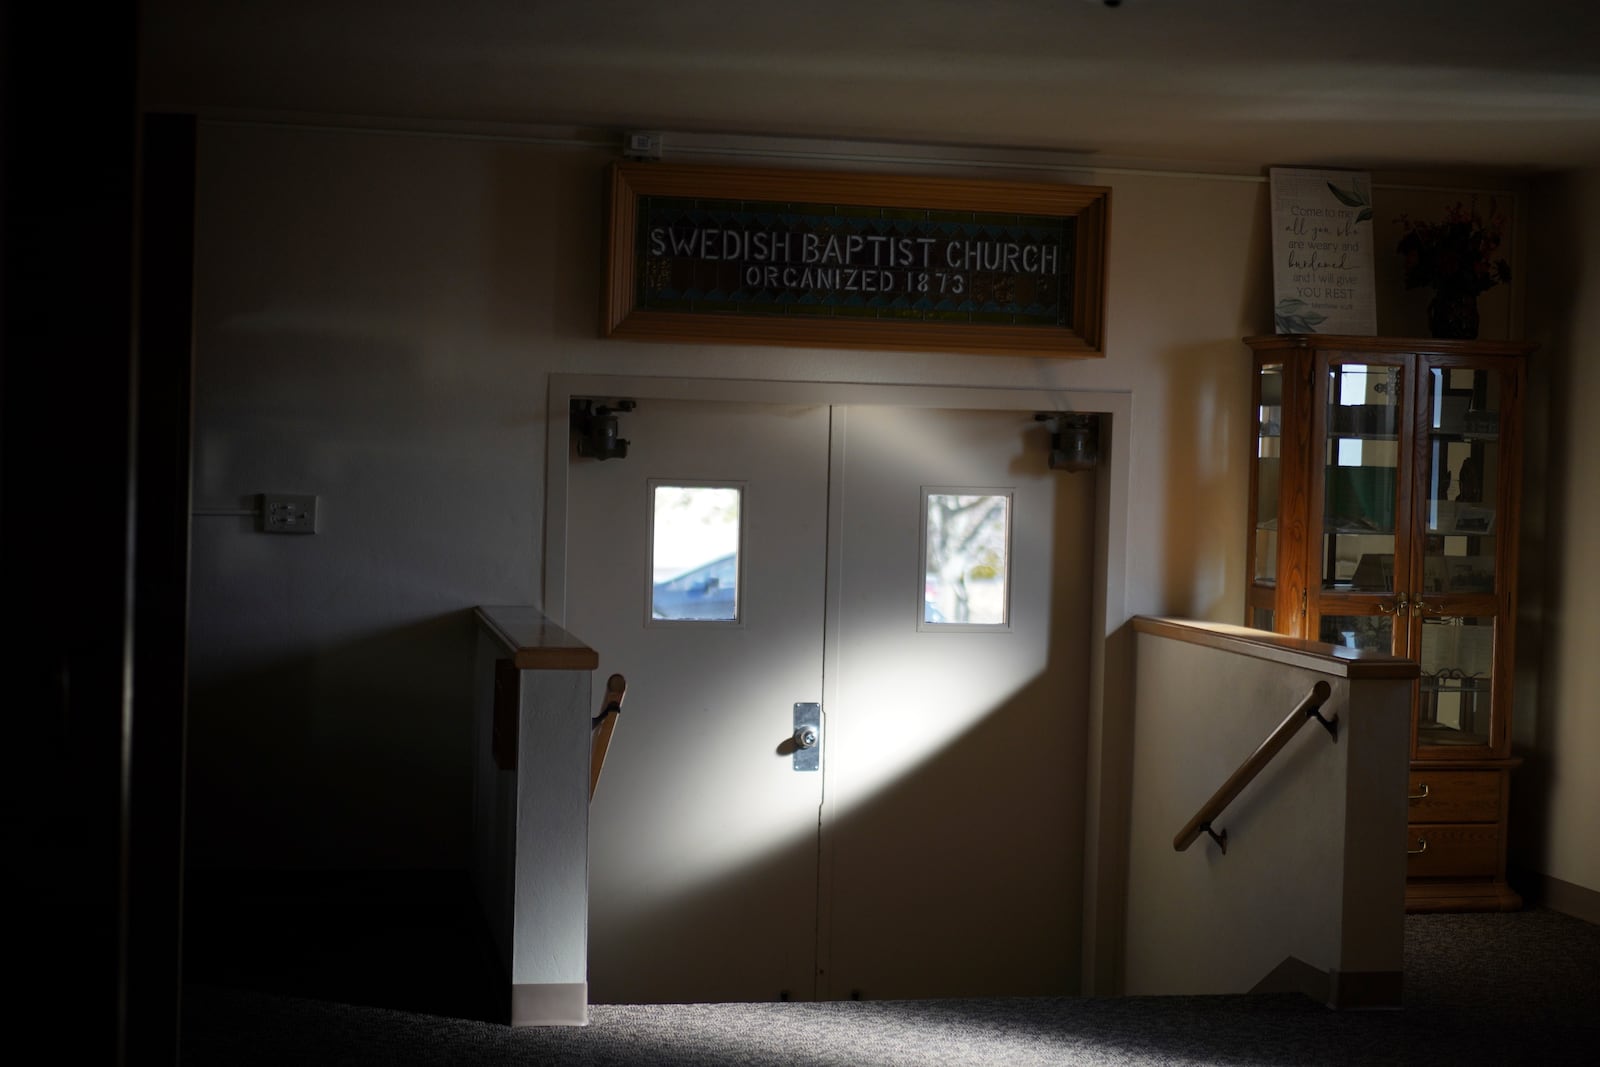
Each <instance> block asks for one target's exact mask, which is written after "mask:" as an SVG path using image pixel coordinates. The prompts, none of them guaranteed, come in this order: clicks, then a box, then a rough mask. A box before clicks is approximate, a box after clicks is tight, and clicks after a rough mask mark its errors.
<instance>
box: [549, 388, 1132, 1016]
mask: <svg viewBox="0 0 1600 1067" xmlns="http://www.w3.org/2000/svg"><path fill="white" fill-rule="evenodd" d="M574 397H612V398H620V397H627V398H629V399H633V400H698V401H719V402H727V403H744V404H789V405H794V404H814V405H818V406H829V407H832V406H835V405H873V406H882V407H924V408H947V409H954V410H971V411H1075V412H1094V413H1098V414H1099V415H1100V416H1101V419H1100V430H1101V434H1100V455H1101V463H1100V469H1099V472H1098V474H1097V477H1096V480H1095V481H1096V488H1095V523H1094V528H1095V546H1094V578H1093V589H1094V603H1093V605H1092V608H1091V610H1092V613H1093V614H1092V617H1093V619H1094V620H1095V625H1094V626H1093V627H1092V629H1091V631H1090V649H1089V706H1088V708H1087V723H1086V731H1087V736H1086V737H1085V753H1086V760H1085V768H1084V770H1085V782H1084V787H1085V798H1084V800H1085V803H1084V856H1083V862H1084V886H1083V938H1082V946H1083V949H1082V960H1081V961H1080V963H1081V968H1080V974H1081V978H1080V982H1081V991H1082V992H1083V993H1085V994H1092V995H1109V994H1114V993H1117V992H1120V987H1121V984H1122V983H1121V972H1122V942H1123V937H1122V922H1123V914H1124V904H1125V897H1126V870H1127V856H1128V815H1129V798H1128V796H1127V783H1128V781H1129V768H1130V767H1131V766H1132V756H1133V749H1132V741H1133V737H1132V706H1133V705H1132V696H1133V675H1132V665H1133V662H1132V641H1131V638H1130V636H1129V631H1128V620H1129V613H1128V604H1127V588H1128V584H1127V567H1128V555H1127V546H1128V534H1129V529H1128V516H1129V506H1130V503H1131V496H1130V489H1131V483H1132V468H1133V394H1132V393H1131V392H1129V391H1126V390H1110V389H1019V388H987V387H982V386H948V385H894V384H887V385H880V384H869V383H861V382H827V381H820V382H819V381H776V380H759V379H736V378H668V377H653V376H646V375H611V374H552V375H551V376H550V393H549V397H548V403H547V407H546V423H545V434H546V437H545V514H544V575H543V589H544V597H543V604H542V605H541V610H542V611H543V612H544V614H545V615H547V616H549V617H550V618H551V619H553V620H555V621H556V622H557V623H558V624H560V625H562V626H565V625H566V621H567V610H566V608H567V603H566V600H567V545H568V529H567V516H568V503H567V488H568V479H567V469H568V464H569V462H570V458H571V457H570V451H571V444H570V440H571V438H570V433H569V429H568V411H569V410H570V402H571V400H572V399H573V398H574ZM623 462H626V460H624V461H623ZM835 462H837V457H832V458H830V476H833V475H835V474H837V471H834V470H832V469H831V467H832V464H833V463H835ZM829 521H830V524H831V523H832V522H833V521H835V518H834V517H832V516H830V520H829ZM832 533H833V531H832V530H830V536H831V534H832ZM828 595H829V597H830V598H832V597H834V596H836V595H837V591H836V590H834V589H832V588H831V587H830V589H829V590H828ZM828 654H830V653H829V652H827V651H825V656H826V655H828ZM829 676H830V677H831V676H833V675H832V674H831V673H830V675H829Z"/></svg>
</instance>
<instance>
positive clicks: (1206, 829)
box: [1172, 680, 1339, 855]
mask: <svg viewBox="0 0 1600 1067" xmlns="http://www.w3.org/2000/svg"><path fill="white" fill-rule="evenodd" d="M1332 694H1333V688H1332V687H1331V686H1330V685H1328V683H1327V682H1326V681H1321V680H1319V681H1318V682H1317V684H1315V685H1313V686H1312V687H1311V692H1309V693H1307V694H1306V696H1305V699H1304V700H1302V701H1300V703H1299V704H1296V705H1295V708H1294V710H1293V711H1291V712H1289V714H1288V715H1286V716H1284V719H1283V721H1282V722H1280V723H1279V724H1278V726H1277V729H1275V730H1273V731H1272V733H1271V734H1269V735H1268V736H1267V739H1266V740H1265V741H1263V742H1261V744H1260V745H1259V746H1257V748H1256V750H1255V751H1254V752H1252V753H1250V756H1249V758H1248V759H1246V760H1245V761H1244V762H1243V763H1241V764H1240V765H1239V769H1238V770H1236V771H1234V772H1233V773H1232V774H1231V775H1229V776H1228V780H1227V781H1225V782H1223V783H1222V786H1221V788H1219V789H1218V790H1217V791H1216V792H1215V793H1213V794H1211V799H1210V800H1208V801H1206V802H1205V803H1204V804H1202V805H1200V810H1199V811H1197V812H1195V813H1194V818H1192V819H1190V820H1189V821H1188V822H1187V823H1185V824H1184V827H1183V829H1182V830H1179V831H1178V834H1177V836H1176V837H1174V838H1173V839H1172V847H1173V848H1174V849H1176V850H1177V851H1179V852H1182V851H1184V850H1185V849H1187V848H1188V847H1189V846H1190V845H1192V844H1194V843H1195V841H1196V840H1197V839H1198V838H1199V837H1200V835H1201V834H1203V833H1204V834H1210V835H1211V839H1212V840H1213V841H1215V842H1216V843H1217V845H1218V846H1219V847H1220V848H1221V849H1222V851H1223V854H1224V855H1226V854H1227V851H1228V831H1227V830H1223V831H1222V832H1221V833H1218V832H1217V831H1215V830H1213V829H1212V828H1211V824H1212V822H1213V821H1214V820H1215V819H1216V818H1217V816H1219V815H1221V814H1222V812H1223V809H1225V808H1226V807H1227V806H1228V805H1229V804H1231V803H1232V802H1233V798H1234V797H1236V796H1238V795H1239V794H1240V793H1241V792H1243V791H1244V787H1245V786H1247V785H1249V784H1250V783H1251V782H1252V781H1254V780H1255V777H1256V775H1258V774H1260V773H1261V771H1262V769H1263V768H1265V767H1266V765H1267V764H1269V763H1271V762H1272V758H1273V757H1274V756H1276V755H1277V754H1278V752H1279V751H1280V750H1282V748H1283V746H1284V745H1287V744H1288V743H1289V739H1290V738H1292V737H1294V735H1295V734H1296V733H1298V732H1299V730H1300V727H1302V726H1304V725H1305V724H1306V720H1308V719H1316V720H1317V721H1318V722H1320V723H1321V724H1322V725H1323V726H1325V727H1326V728H1327V730H1328V734H1329V736H1331V737H1332V738H1333V740H1334V742H1335V743H1337V742H1338V740H1339V716H1338V715H1337V714H1335V715H1334V716H1333V717H1332V718H1331V719H1325V718H1323V717H1322V712H1321V708H1322V705H1323V704H1325V703H1326V702H1327V700H1328V697H1329V696H1331V695H1332Z"/></svg>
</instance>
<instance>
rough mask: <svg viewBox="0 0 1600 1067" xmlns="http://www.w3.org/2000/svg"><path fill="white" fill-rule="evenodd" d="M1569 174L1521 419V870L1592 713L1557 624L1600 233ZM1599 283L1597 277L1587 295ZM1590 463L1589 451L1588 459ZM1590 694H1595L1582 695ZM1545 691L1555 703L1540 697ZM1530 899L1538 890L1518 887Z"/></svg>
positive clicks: (1545, 239)
mask: <svg viewBox="0 0 1600 1067" xmlns="http://www.w3.org/2000/svg"><path fill="white" fill-rule="evenodd" d="M1570 182H1571V179H1568V178H1548V179H1545V180H1544V181H1542V182H1541V183H1540V186H1539V188H1538V202H1539V204H1540V211H1539V212H1538V213H1537V215H1536V216H1535V218H1536V223H1535V224H1536V225H1540V224H1541V223H1542V226H1541V227H1540V229H1539V230H1538V231H1537V232H1535V233H1533V234H1532V235H1531V236H1530V241H1529V243H1530V245H1533V246H1535V247H1538V248H1539V249H1540V250H1541V255H1539V256H1538V257H1530V262H1529V270H1528V274H1529V278H1528V284H1527V286H1526V292H1527V293H1528V294H1529V307H1528V321H1529V325H1530V326H1531V327H1532V329H1533V334H1532V335H1531V339H1532V340H1535V341H1538V342H1539V350H1538V351H1537V352H1535V353H1534V355H1533V358H1532V359H1530V360H1529V361H1528V395H1527V398H1526V400H1525V408H1524V414H1523V420H1522V426H1523V451H1522V473H1523V481H1522V518H1521V529H1520V532H1519V541H1520V544H1519V546H1518V557H1519V558H1518V570H1517V647H1516V701H1515V706H1514V708H1513V717H1512V724H1511V728H1512V735H1513V736H1512V743H1513V746H1514V748H1515V750H1516V753H1515V754H1516V755H1518V756H1522V757H1523V758H1524V760H1525V762H1524V764H1523V766H1522V767H1521V768H1519V769H1518V770H1517V771H1516V772H1515V774H1514V775H1513V776H1512V779H1511V798H1510V811H1509V814H1508V819H1509V824H1510V829H1509V834H1510V844H1509V846H1508V847H1509V849H1510V853H1511V855H1510V863H1511V865H1512V866H1513V867H1514V868H1521V869H1523V870H1528V871H1536V872H1541V873H1543V872H1546V871H1547V870H1548V868H1549V860H1550V856H1549V852H1548V846H1549V828H1550V822H1551V818H1550V812H1551V806H1552V804H1553V803H1554V798H1553V796H1552V787H1551V768H1550V755H1549V753H1550V752H1551V751H1552V749H1553V748H1554V746H1555V743H1556V739H1557V738H1558V737H1560V736H1561V735H1562V729H1561V725H1560V723H1561V717H1562V716H1563V715H1575V714H1587V713H1586V712H1583V711H1580V710H1579V709H1578V708H1577V707H1576V706H1574V705H1572V704H1571V702H1569V701H1563V700H1561V699H1560V698H1559V694H1560V692H1561V684H1560V683H1561V679H1562V678H1563V677H1569V678H1570V677H1572V676H1573V674H1574V670H1573V667H1572V665H1571V664H1566V663H1562V662H1560V658H1559V657H1560V652H1561V646H1560V637H1561V634H1560V627H1559V620H1560V619H1561V618H1562V617H1563V615H1564V613H1566V612H1567V611H1568V610H1569V606H1568V603H1567V601H1568V599H1569V598H1568V595H1567V589H1566V586H1567V584H1568V582H1567V575H1566V574H1565V573H1564V571H1563V567H1562V564H1561V561H1562V560H1566V559H1571V558H1572V551H1571V548H1570V546H1569V544H1568V541H1569V538H1568V535H1567V528H1568V525H1569V523H1568V521H1567V517H1568V516H1569V515H1571V514H1572V500H1571V499H1570V491H1569V486H1570V485H1571V481H1572V480H1571V478H1570V477H1568V476H1566V470H1567V465H1566V463H1564V462H1562V457H1566V456H1569V455H1570V454H1571V451H1572V446H1571V440H1572V407H1573V405H1574V400H1572V399H1570V398H1572V397H1573V396H1574V392H1573V389H1572V382H1571V377H1572V374H1571V370H1570V360H1571V358H1572V353H1573V352H1574V350H1582V347H1583V346H1582V345H1581V344H1580V343H1579V342H1578V341H1577V336H1578V334H1579V331H1577V330H1575V329H1574V326H1575V323H1576V322H1577V320H1578V317H1579V314H1580V309H1581V307H1582V295H1583V294H1582V292H1581V291H1580V288H1579V287H1580V286H1581V285H1583V281H1582V280H1583V279H1584V277H1585V271H1584V269H1583V257H1582V256H1581V255H1580V252H1581V250H1583V249H1584V248H1585V245H1584V244H1583V242H1582V241H1575V240H1573V239H1572V235H1573V234H1574V233H1577V234H1584V233H1593V232H1595V230H1596V225H1595V223H1594V221H1593V220H1589V221H1587V222H1586V221H1584V216H1585V212H1584V210H1583V205H1582V204H1580V203H1578V202H1577V198H1576V197H1574V196H1573V195H1572V187H1571V184H1570ZM1595 287H1596V283H1595V282H1594V281H1593V280H1590V281H1589V282H1588V283H1587V286H1586V291H1590V292H1592V291H1593V290H1594V289H1595ZM1585 458H1586V459H1587V457H1585ZM1578 695H1579V696H1580V697H1586V696H1588V695H1589V694H1578ZM1543 696H1548V697H1549V699H1541V697H1543ZM1517 888H1518V890H1519V891H1522V892H1525V893H1526V894H1527V895H1528V896H1529V897H1530V898H1531V899H1537V898H1538V895H1539V891H1540V889H1541V887H1539V886H1536V885H1530V886H1527V887H1524V886H1521V885H1518V886H1517Z"/></svg>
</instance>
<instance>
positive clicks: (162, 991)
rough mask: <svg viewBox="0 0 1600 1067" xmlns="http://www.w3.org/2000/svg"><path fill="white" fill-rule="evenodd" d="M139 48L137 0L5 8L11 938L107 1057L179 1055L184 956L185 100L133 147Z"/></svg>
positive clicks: (45, 990) (2, 546)
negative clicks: (181, 113) (177, 113)
mask: <svg viewBox="0 0 1600 1067" xmlns="http://www.w3.org/2000/svg"><path fill="white" fill-rule="evenodd" d="M137 68H138V5H136V4H121V3H95V2H93V0H91V2H90V3H89V4H88V5H87V6H85V5H62V4H24V3H17V4H7V5H4V7H3V9H0V71H3V74H0V79H3V84H0V129H3V131H4V133H3V142H4V159H3V164H0V233H3V236H4V242H3V244H4V276H3V285H0V317H3V322H4V326H3V347H0V581H3V588H4V592H5V599H4V604H5V609H6V615H7V620H8V622H9V623H10V624H11V625H9V626H8V627H7V629H8V631H9V635H8V637H7V638H6V640H5V641H4V643H3V644H0V647H3V648H4V656H5V665H4V675H3V679H4V686H5V688H4V690H3V692H4V694H5V705H6V716H5V722H6V730H7V738H6V744H5V746H4V747H3V750H0V752H3V754H0V781H3V782H4V790H5V794H6V797H5V806H4V813H5V814H4V830H5V834H6V837H5V842H6V848H5V849H4V855H5V860H4V862H5V865H6V877H7V889H8V891H9V893H8V895H9V897H10V899H11V900H12V901H13V910H12V911H11V915H10V930H11V931H12V938H11V940H10V941H9V942H8V948H10V949H11V953H10V954H8V959H9V961H10V964H11V966H10V971H11V974H12V976H13V978H14V979H15V980H16V984H19V985H20V986H21V988H22V993H21V994H20V996H21V1002H20V1003H18V1004H16V1005H15V1009H16V1010H15V1012H14V1014H15V1017H17V1018H19V1019H25V1020H27V1022H28V1024H29V1026H30V1028H31V1029H33V1030H35V1031H41V1030H44V1029H45V1028H46V1027H49V1026H52V1024H54V1025H57V1026H59V1029H57V1030H54V1031H53V1032H58V1033H65V1034H70V1035H71V1040H72V1044H73V1048H74V1051H75V1055H76V1057H77V1058H79V1059H83V1060H86V1061H92V1062H97V1063H107V1064H123V1063H128V1062H174V1061H175V1060H176V1059H177V1057H178V1005H179V988H180V986H179V981H180V976H179V972H178V969H177V968H178V961H179V959H180V958H181V957H180V949H181V944H180V941H179V925H180V919H179V917H180V915H181V910H180V909H181V903H180V902H181V896H180V890H181V884H182V883H181V866H180V865H179V864H178V862H177V861H178V859H179V857H181V851H182V822H181V811H182V782H183V776H182V761H183V748H182V736H183V689H184V670H183V649H184V648H185V646H186V644H187V637H186V633H185V629H186V623H185V619H186V613H187V601H188V595H187V573H188V534H187V530H188V492H189V486H188V411H189V392H188V376H189V366H190V358H191V357H190V349H189V341H188V332H187V331H188V319H189V314H190V312H189V302H188V301H189V297H188V290H189V282H188V278H189V276H190V274H191V273H192V257H191V256H190V254H189V247H190V236H191V234H192V217H193V213H192V205H193V159H194V147H193V145H194V134H193V129H194V124H193V120H192V119H189V118H178V119H173V120H171V121H168V120H167V119H165V118H163V119H161V120H152V121H151V124H150V127H149V130H148V136H147V139H145V141H144V146H143V147H144V156H143V157H141V132H140V119H139V111H138V90H137V82H138V78H137ZM141 172H142V174H143V178H142V180H141ZM141 191H143V192H144V193H146V194H148V195H146V196H144V197H143V199H142V200H141ZM186 205H187V206H186ZM141 237H143V243H141Z"/></svg>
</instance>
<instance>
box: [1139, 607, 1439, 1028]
mask: <svg viewBox="0 0 1600 1067" xmlns="http://www.w3.org/2000/svg"><path fill="white" fill-rule="evenodd" d="M1233 629H1234V630H1237V629H1238V628H1233ZM1229 632H1231V631H1229V630H1223V631H1222V632H1220V633H1211V634H1207V635H1206V636H1208V637H1211V638H1213V639H1214V640H1219V641H1224V642H1225V641H1226V637H1227V635H1228V633H1229ZM1245 632H1250V631H1245ZM1189 636H1190V638H1191V639H1195V635H1194V634H1193V633H1192V632H1191V633H1190V635H1189ZM1137 660H1138V683H1137V696H1136V698H1135V710H1134V714H1135V716H1136V717H1135V722H1134V736H1135V751H1134V759H1133V798H1132V817H1131V819H1130V831H1131V832H1130V834H1129V839H1130V845H1129V850H1128V851H1129V858H1128V892H1127V897H1128V901H1127V908H1128V911H1127V931H1126V952H1125V971H1124V974H1123V986H1122V988H1123V991H1124V992H1127V993H1132V994H1155V995H1170V994H1194V993H1247V992H1250V991H1252V990H1254V989H1255V988H1256V986H1257V985H1258V984H1259V983H1261V982H1262V981H1263V980H1264V979H1266V978H1267V977H1268V975H1270V974H1272V973H1273V972H1274V971H1275V970H1277V969H1278V968H1279V967H1280V966H1281V965H1283V964H1284V963H1285V961H1286V960H1291V959H1292V960H1295V961H1298V964H1299V966H1300V967H1302V968H1303V967H1309V968H1314V969H1315V971H1316V972H1319V974H1318V976H1317V980H1316V981H1315V982H1310V983H1307V985H1306V986H1304V987H1303V988H1305V991H1306V992H1308V993H1311V994H1312V995H1316V996H1319V997H1320V998H1322V999H1324V1000H1329V999H1332V998H1333V996H1334V986H1333V985H1331V984H1330V975H1332V974H1334V973H1337V974H1340V975H1346V976H1368V978H1369V980H1370V976H1373V975H1390V976H1396V977H1397V976H1398V975H1399V974H1400V972H1401V970H1402V955H1403V951H1402V950H1403V942H1404V929H1403V925H1402V915H1403V902H1404V896H1405V864H1406V859H1405V855H1404V853H1403V852H1402V851H1401V850H1400V849H1399V848H1392V849H1381V848H1374V847H1373V842H1375V841H1398V840H1400V839H1401V837H1402V836H1403V834H1404V831H1405V819H1406V810H1405V803H1404V801H1402V800H1401V799H1400V798H1401V795H1402V793H1403V792H1404V789H1405V783H1406V771H1407V758H1406V739H1407V736H1408V733H1409V730H1410V720H1409V718H1408V714H1407V712H1408V707H1409V703H1410V697H1411V684H1412V683H1411V682H1410V681H1409V680H1407V679H1374V678H1366V679H1360V678H1357V679H1355V680H1352V679H1351V678H1350V677H1349V674H1348V664H1346V663H1342V662H1335V661H1324V660H1320V659H1318V658H1317V657H1313V656H1299V655H1294V654H1284V653H1281V652H1280V653H1279V654H1277V655H1274V656H1273V657H1271V658H1267V657H1263V656H1261V652H1260V649H1259V648H1257V647H1253V646H1243V647H1213V646H1211V645H1202V644H1194V643H1188V641H1185V640H1179V639H1174V638H1173V637H1171V636H1168V635H1166V634H1156V633H1143V632H1141V633H1140V634H1139V635H1138V638H1137ZM1318 682H1326V683H1327V684H1328V685H1329V686H1330V690H1331V691H1330V695H1329V697H1328V700H1327V702H1326V704H1324V705H1323V707H1322V709H1321V710H1322V713H1323V714H1324V715H1326V716H1328V717H1329V718H1333V717H1337V718H1338V720H1339V721H1338V738H1337V741H1335V740H1333V739H1331V738H1330V736H1329V735H1328V733H1327V732H1325V731H1324V729H1323V728H1322V727H1321V726H1319V725H1316V724H1314V723H1312V722H1310V721H1309V720H1307V719H1306V718H1305V717H1304V716H1301V717H1300V719H1299V720H1298V721H1299V722H1300V724H1301V728H1300V730H1299V732H1298V733H1297V734H1295V735H1294V736H1293V737H1292V738H1291V739H1290V740H1289V741H1288V743H1287V744H1285V745H1284V747H1283V748H1282V750H1281V751H1279V752H1278V753H1277V755H1276V756H1275V757H1274V758H1273V760H1272V762H1270V763H1269V764H1267V766H1265V767H1264V768H1263V769H1262V770H1261V772H1260V777H1258V778H1256V779H1255V780H1254V781H1252V782H1251V783H1250V784H1249V785H1247V786H1245V787H1244V789H1243V790H1242V791H1241V792H1240V793H1239V795H1238V796H1237V797H1236V798H1235V799H1234V800H1233V801H1232V802H1231V803H1229V804H1228V805H1227V806H1226V807H1225V808H1224V809H1223V811H1222V813H1221V814H1220V816H1218V817H1217V818H1216V819H1215V822H1214V829H1215V830H1216V831H1217V832H1218V833H1219V834H1224V833H1225V834H1226V836H1227V852H1226V853H1224V852H1223V851H1222V849H1221V847H1219V846H1218V845H1217V844H1216V843H1214V842H1213V841H1212V840H1211V838H1210V837H1208V836H1206V835H1205V834H1201V835H1200V837H1199V838H1198V840H1196V841H1195V842H1194V843H1193V844H1191V845H1190V846H1189V847H1188V848H1187V850H1186V851H1183V852H1178V851H1176V850H1175V849H1174V848H1173V840H1174V837H1175V836H1176V835H1177V834H1178V833H1179V832H1180V831H1182V830H1183V829H1185V828H1186V826H1187V825H1188V822H1189V820H1190V819H1191V818H1193V817H1194V816H1195V814H1196V813H1197V812H1198V811H1199V810H1200V809H1201V808H1202V806H1203V805H1204V804H1205V803H1206V802H1207V801H1208V799H1209V798H1210V797H1211V796H1212V795H1213V794H1214V793H1215V792H1216V790H1218V789H1219V788H1220V787H1221V786H1222V785H1223V783H1224V782H1226V781H1227V780H1228V778H1229V776H1230V775H1231V774H1232V773H1233V772H1234V771H1235V770H1236V769H1237V768H1238V767H1239V766H1240V765H1241V764H1242V763H1243V762H1244V761H1245V759H1246V757H1248V756H1250V755H1251V753H1253V752H1254V751H1255V750H1256V749H1257V747H1258V746H1260V745H1262V744H1263V742H1264V741H1265V740H1266V739H1267V738H1268V737H1269V736H1270V735H1271V734H1272V733H1273V732H1274V730H1275V729H1276V728H1277V727H1278V726H1279V724H1280V723H1282V722H1283V721H1284V720H1285V717H1286V716H1288V715H1289V714H1290V713H1291V712H1293V711H1294V709H1295V708H1296V707H1297V706H1298V705H1299V703H1300V701H1302V700H1303V699H1305V698H1306V696H1307V695H1308V694H1309V693H1310V692H1311V691H1312V687H1313V686H1314V685H1315V684H1317V683H1318ZM1294 969H1297V968H1291V970H1294Z"/></svg>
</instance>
